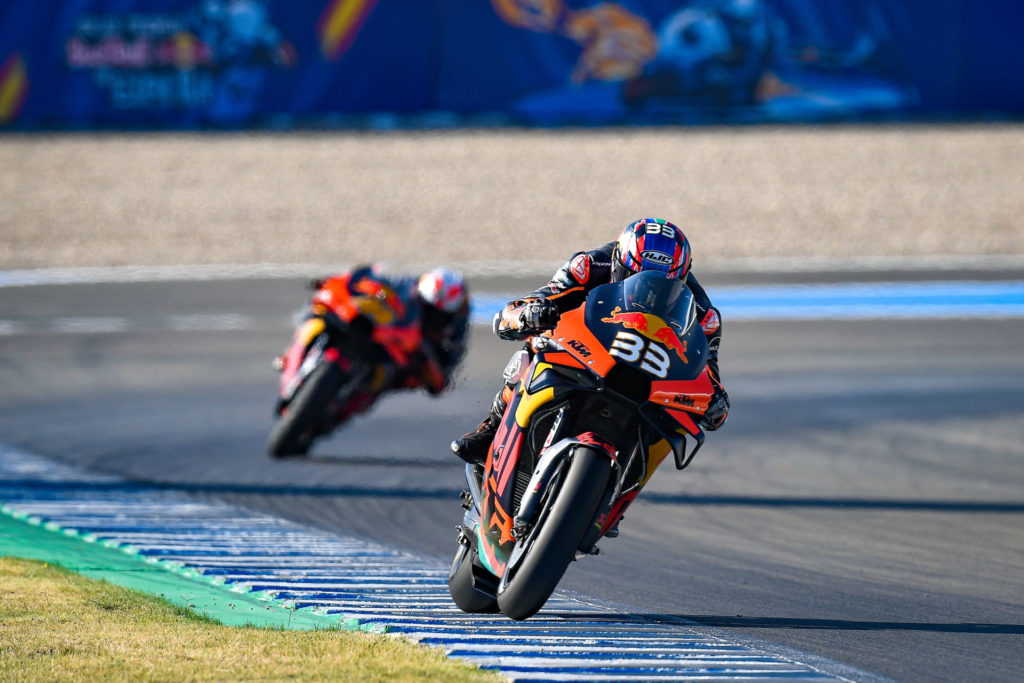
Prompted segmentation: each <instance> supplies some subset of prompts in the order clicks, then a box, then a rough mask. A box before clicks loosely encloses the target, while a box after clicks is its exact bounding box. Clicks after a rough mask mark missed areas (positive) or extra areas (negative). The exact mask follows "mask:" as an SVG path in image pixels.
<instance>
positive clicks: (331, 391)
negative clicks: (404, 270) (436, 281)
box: [268, 267, 445, 457]
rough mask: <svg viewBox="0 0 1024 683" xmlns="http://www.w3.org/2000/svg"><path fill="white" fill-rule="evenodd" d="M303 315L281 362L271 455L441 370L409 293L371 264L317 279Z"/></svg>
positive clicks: (290, 450)
mask: <svg viewBox="0 0 1024 683" xmlns="http://www.w3.org/2000/svg"><path fill="white" fill-rule="evenodd" d="M314 286H315V288H316V292H315V293H314V295H313V298H312V300H311V302H310V308H309V312H308V314H307V316H306V319H305V321H304V322H303V323H302V324H301V325H300V326H299V328H298V329H297V330H296V331H295V335H294V339H293V341H292V345H291V347H290V348H289V349H288V351H287V352H286V353H285V354H284V355H283V356H282V357H281V358H279V359H278V363H277V364H278V368H279V369H280V370H281V378H280V387H279V392H278V393H279V396H278V401H277V406H276V408H275V415H277V416H278V417H279V420H278V422H277V423H276V425H275V426H274V429H273V431H272V432H271V435H270V442H269V445H268V451H269V452H270V454H271V455H272V456H275V457H283V456H287V455H302V454H305V453H306V452H308V450H309V448H310V447H311V445H312V444H313V441H314V440H315V439H316V438H317V437H320V436H324V435H326V434H328V433H330V431H331V430H333V429H334V428H335V427H337V426H338V425H340V424H342V423H344V422H345V421H346V420H348V419H349V418H350V417H352V416H353V415H356V414H358V413H361V412H365V411H366V410H368V409H369V408H370V407H371V406H372V405H373V403H374V401H375V400H376V399H377V398H378V397H379V396H380V395H381V393H382V392H384V391H385V390H388V389H393V388H399V387H398V385H402V384H404V386H406V387H408V388H413V387H415V386H421V385H423V386H426V387H428V389H430V390H431V391H432V393H436V392H437V391H440V390H441V389H442V388H443V387H444V384H445V378H444V376H443V371H442V369H441V368H440V366H439V364H438V363H437V362H436V359H434V358H433V357H432V355H431V353H430V348H429V345H428V344H425V343H424V339H423V334H422V330H421V326H420V312H419V310H418V309H419V307H418V305H417V302H416V301H415V298H414V297H413V296H411V295H410V294H409V293H408V292H406V291H405V290H408V289H410V287H403V286H401V285H396V284H395V283H392V282H390V281H389V280H386V279H384V278H383V277H380V276H379V275H377V274H376V273H375V272H374V270H373V269H372V268H370V267H365V268H360V269H356V270H354V271H352V272H347V273H342V274H340V275H337V276H335V277H331V278H328V279H326V280H323V281H318V282H316V283H315V285H314Z"/></svg>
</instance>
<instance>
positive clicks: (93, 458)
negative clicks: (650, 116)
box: [0, 273, 1024, 681]
mask: <svg viewBox="0 0 1024 683" xmlns="http://www.w3.org/2000/svg"><path fill="white" fill-rule="evenodd" d="M889 276H891V274H889V275H886V276H885V277H889ZM862 277H863V276H862ZM919 277H927V275H920V276H919ZM944 277H950V275H949V274H948V273H947V274H944ZM952 277H954V278H955V277H957V276H956V275H954V276H952ZM959 277H966V278H973V279H977V278H978V277H979V275H978V274H964V275H961V276H959ZM980 277H982V278H985V277H990V278H995V277H999V278H1001V279H1009V280H1021V279H1022V278H1021V274H1020V273H1011V274H1006V273H1002V274H989V275H981V276H980ZM804 279H806V276H804ZM731 281H732V280H731V278H730V276H728V275H724V274H723V275H720V276H717V278H708V279H706V281H705V284H706V286H707V287H708V290H709V293H710V294H711V295H712V297H714V295H715V287H716V286H724V285H728V284H730V282H731ZM473 285H474V287H475V289H476V291H478V292H485V291H490V292H508V291H512V292H514V291H519V290H522V291H528V289H529V288H532V284H529V283H523V282H515V281H511V280H507V279H477V280H474V281H473ZM304 296H305V292H304V291H303V290H302V288H301V283H300V282H298V281H296V280H284V279H279V280H237V281H223V282H202V283H195V282H193V283H184V282H177V283H173V282H172V283H133V284H92V285H63V286H33V287H5V288H0V440H2V441H3V442H5V443H6V444H8V445H12V446H16V447H20V448H22V449H24V450H27V451H31V452H35V453H39V454H42V455H47V456H52V457H55V458H58V459H60V460H63V461H68V462H75V463H79V464H83V465H86V466H89V467H91V468H94V469H97V470H100V471H104V472H110V473H117V474H120V475H123V476H127V477H129V478H133V479H137V480H142V481H146V482H158V483H162V484H165V485H167V486H168V487H169V488H178V489H182V490H185V491H189V492H195V493H196V494H197V495H199V496H202V497H204V498H209V499H218V500H227V501H232V502H238V503H242V504H244V505H246V506H249V507H252V508H254V509H258V510H262V511H270V512H273V513H276V514H279V515H281V516H283V517H286V518H289V519H293V520H298V521H301V522H304V523H308V524H311V525H315V526H317V527H321V528H324V529H328V530H335V531H339V532H343V533H345V534H348V535H355V536H358V537H363V538H371V539H375V540H378V541H382V542H385V543H388V544H391V545H394V546H397V547H400V548H408V549H411V550H415V551H417V552H420V553H425V554H427V555H430V556H434V557H436V558H437V561H438V562H444V563H446V562H448V561H449V560H450V557H451V554H452V552H453V551H454V548H455V530H454V525H455V524H456V523H457V522H458V521H459V520H460V518H461V515H460V513H461V509H460V508H459V506H458V500H457V491H458V489H459V488H460V487H461V484H462V467H461V464H460V463H459V462H458V461H456V460H455V459H454V457H453V456H451V455H450V454H449V453H448V452H447V443H448V441H449V440H450V439H451V438H452V437H453V436H456V435H458V434H460V433H462V432H463V431H466V430H467V429H470V428H472V427H474V426H475V425H476V424H477V423H478V422H479V420H480V419H481V418H482V417H483V414H484V411H485V410H486V407H487V405H488V404H489V402H490V400H491V397H492V396H493V393H494V391H495V388H496V385H497V382H498V378H499V374H500V370H501V367H502V366H503V364H504V362H505V360H506V359H507V357H508V356H509V355H510V354H511V353H512V351H513V350H514V349H515V345H514V344H510V343H504V342H500V341H498V340H497V339H495V338H493V337H492V336H491V335H490V334H489V332H488V331H487V330H486V329H485V328H484V327H481V326H477V327H476V328H475V329H474V333H473V338H472V346H471V350H470V354H469V357H468V359H467V362H466V364H465V368H464V372H463V376H462V379H461V381H460V383H459V384H458V387H457V389H456V390H455V391H454V392H452V393H451V394H449V395H447V396H446V397H444V398H442V399H438V400H431V399H429V398H428V397H426V396H425V395H424V394H412V393H409V394H403V395H395V396H392V397H389V398H387V399H385V400H384V401H383V402H382V403H381V404H379V405H378V407H377V408H376V409H375V410H374V411H373V412H372V413H371V414H370V415H368V416H365V417H363V418H361V419H358V420H357V421H354V422H353V423H352V424H351V425H349V426H348V427H347V428H345V429H344V430H343V431H340V432H338V433H337V434H336V435H335V436H334V437H332V438H331V439H330V440H328V441H326V442H324V443H322V444H320V445H319V446H318V447H317V448H316V449H315V452H314V455H313V456H312V457H310V458H308V459H303V460H294V461H286V462H276V461H271V460H270V459H269V458H268V457H267V456H266V454H265V442H266V437H267V435H268V433H269V430H270V427H271V407H272V405H273V400H274V393H275V388H276V373H275V372H274V371H273V370H272V369H271V366H270V359H271V358H272V357H273V356H274V355H275V354H276V353H278V352H280V350H281V349H282V348H283V347H284V346H285V344H286V343H287V342H288V339H289V335H290V333H291V329H292V320H291V316H292V314H293V313H294V312H295V311H296V310H297V309H298V308H299V307H300V305H301V303H302V301H303V298H304ZM724 334H725V336H724V342H723V347H722V368H723V374H724V379H725V381H726V384H727V386H728V387H729V390H730V394H731V396H732V400H733V413H732V415H731V417H730V419H729V423H728V425H727V426H726V428H724V429H723V430H722V431H721V432H719V433H716V434H712V435H711V436H710V437H709V439H708V443H707V444H706V445H705V447H704V450H703V451H702V452H701V453H700V454H699V455H698V457H697V459H696V461H695V462H694V464H693V465H692V466H691V467H690V468H689V469H688V470H686V471H685V472H682V473H679V472H676V471H675V470H674V469H673V468H672V467H671V465H670V464H669V465H667V466H666V467H665V468H663V470H662V471H659V472H658V474H657V475H656V476H655V478H654V480H653V481H652V483H651V485H650V486H649V487H648V489H647V491H646V492H645V494H644V495H641V497H640V498H639V500H638V502H637V503H636V504H635V505H634V506H633V507H632V509H631V510H630V512H629V513H628V514H627V516H626V519H625V521H624V522H623V523H622V525H621V530H622V535H621V536H620V537H619V538H618V539H608V540H605V541H603V542H602V543H601V546H600V547H601V550H602V553H601V555H600V556H598V557H595V558H586V559H584V560H583V561H581V562H578V563H576V564H574V565H573V566H571V567H570V569H569V571H568V573H567V575H566V577H565V580H564V581H563V583H562V588H567V589H570V590H572V591H575V592H578V593H580V594H584V595H588V596H593V597H594V598H596V599H598V600H602V601H608V602H613V603H616V604H618V605H625V606H627V608H628V609H631V610H634V611H636V612H638V613H644V614H671V615H675V616H682V617H685V618H687V619H691V620H694V621H697V622H700V623H702V624H706V625H708V626H713V627H721V628H724V629H728V630H729V631H730V632H732V633H735V634H741V635H744V636H751V637H754V638H758V639H762V640H765V641H769V642H772V643H777V644H782V645H785V646H789V647H792V648H795V649H797V650H801V651H804V652H808V653H813V654H817V655H820V656H823V657H827V658H829V659H833V660H835V661H838V662H842V663H844V664H848V665H851V666H854V667H857V668H859V669H861V670H864V671H867V672H871V673H873V674H879V675H883V676H889V677H892V678H895V679H899V680H906V681H931V680H990V681H993V680H995V681H1014V680H1019V679H1020V674H1021V671H1024V561H1022V550H1024V467H1022V462H1024V460H1022V459H1024V419H1022V415H1024V318H1020V317H1016V318H993V319H987V318H976V319H964V318H952V319H901V318H885V319H863V320H815V319H804V320H770V321H756V320H751V321H739V322H730V321H729V320H728V318H727V319H726V320H725V330H724Z"/></svg>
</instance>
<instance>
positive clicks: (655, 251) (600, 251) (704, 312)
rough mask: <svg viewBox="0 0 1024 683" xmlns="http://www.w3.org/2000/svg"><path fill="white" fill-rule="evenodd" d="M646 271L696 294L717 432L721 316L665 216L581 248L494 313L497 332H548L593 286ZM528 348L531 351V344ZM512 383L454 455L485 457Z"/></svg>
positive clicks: (706, 420)
mask: <svg viewBox="0 0 1024 683" xmlns="http://www.w3.org/2000/svg"><path fill="white" fill-rule="evenodd" d="M644 270H656V271H661V272H663V273H668V275H669V276H670V277H677V278H679V279H680V280H684V281H685V282H686V286H687V287H689V289H690V291H691V292H692V293H693V298H694V300H695V302H696V304H697V315H698V317H699V320H700V325H701V328H702V329H703V330H704V335H705V336H706V337H707V340H708V359H707V364H708V374H709V375H710V377H711V382H712V384H713V386H714V390H715V393H714V396H712V398H711V401H710V403H709V405H708V409H707V412H706V413H705V414H704V417H703V419H702V420H701V426H702V427H703V428H704V429H706V430H709V431H714V430H716V429H718V428H719V427H721V426H722V425H723V424H724V423H725V419H726V417H727V416H728V413H729V395H728V394H727V393H726V391H725V387H724V386H722V382H721V379H720V375H719V373H718V346H719V344H720V342H721V338H722V322H721V316H720V315H719V312H718V309H717V308H715V307H714V306H712V305H711V299H709V298H708V295H707V293H706V292H705V291H704V288H703V287H701V286H700V283H699V282H697V278H696V277H694V275H693V273H692V272H690V243H689V241H688V240H687V239H686V235H684V234H683V231H682V230H680V229H679V228H677V227H676V226H675V225H673V224H672V223H670V222H668V221H666V220H662V219H659V218H641V219H640V220H638V221H635V222H633V223H632V224H630V225H629V227H627V228H626V229H625V230H623V231H622V234H621V235H619V238H618V240H616V241H615V242H609V243H608V244H605V245H604V246H601V247H598V248H597V249H592V250H591V251H581V252H578V253H577V254H575V255H574V256H573V257H572V258H571V259H569V261H568V262H567V263H566V264H565V265H564V266H562V267H561V268H559V269H558V271H557V272H556V273H555V274H554V276H553V277H552V278H551V281H550V282H549V283H548V284H547V286H545V287H541V288H540V289H538V290H536V291H534V292H532V293H531V294H529V295H528V296H526V297H524V298H522V299H516V300H515V301H510V302H509V303H508V304H506V305H505V308H504V309H502V311H501V312H499V313H498V314H497V315H496V316H495V317H494V332H495V334H497V335H498V336H499V337H500V338H502V339H506V340H522V339H526V338H528V337H530V336H533V335H535V334H537V333H539V332H542V331H544V330H549V329H551V328H553V327H554V326H555V325H556V324H557V323H558V318H559V316H561V315H562V314H563V313H565V312H566V311H570V310H572V309H574V308H577V307H578V306H579V305H580V304H582V303H583V301H584V300H585V299H586V298H587V293H588V292H589V291H590V290H592V289H594V288H595V287H597V286H599V285H603V284H607V283H609V282H619V281H621V280H624V279H625V278H627V277H629V276H630V275H634V274H636V273H639V272H641V271H644ZM526 348H527V350H528V351H529V344H527V347H526ZM513 386H514V385H512V384H510V378H509V377H507V376H506V378H505V384H504V385H503V386H502V388H501V389H500V390H499V391H498V394H497V395H496V396H495V397H494V402H493V403H492V404H491V409H490V412H489V413H488V415H487V417H486V418H485V419H484V421H483V422H482V423H481V424H480V427H479V428H477V430H476V431H475V432H470V433H469V434H466V435H464V436H463V437H461V438H459V439H456V440H455V441H452V444H451V449H452V452H453V453H455V455H457V456H459V457H460V458H462V459H463V460H465V461H466V462H468V463H470V464H474V465H479V464H482V463H483V462H484V460H486V458H487V451H488V450H489V449H490V446H491V441H492V440H493V439H494V434H495V432H496V431H497V430H498V424H499V423H500V422H501V417H502V414H503V413H504V412H505V407H506V406H507V405H508V401H509V400H510V399H511V398H512V390H513Z"/></svg>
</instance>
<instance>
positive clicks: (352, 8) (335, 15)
mask: <svg viewBox="0 0 1024 683" xmlns="http://www.w3.org/2000/svg"><path fill="white" fill-rule="evenodd" d="M376 4H377V0H331V2H329V3H327V6H326V7H325V8H324V12H323V14H321V15H320V21H318V22H317V26H316V31H317V35H318V36H319V37H320V51H321V52H322V53H323V55H324V57H326V58H327V59H330V60H336V59H338V58H339V57H341V55H343V54H344V53H345V51H346V50H348V49H349V48H350V47H351V46H352V43H353V41H355V39H356V36H357V35H358V34H359V29H360V28H362V26H363V22H365V21H366V18H367V17H368V16H369V15H370V12H371V11H372V10H373V6H374V5H376Z"/></svg>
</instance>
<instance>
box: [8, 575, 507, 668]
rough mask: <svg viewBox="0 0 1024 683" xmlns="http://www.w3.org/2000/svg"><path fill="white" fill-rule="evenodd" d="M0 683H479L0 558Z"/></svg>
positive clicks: (362, 637) (323, 637) (325, 636)
mask: <svg viewBox="0 0 1024 683" xmlns="http://www.w3.org/2000/svg"><path fill="white" fill-rule="evenodd" d="M0 679H3V680H21V681H32V680H46V681H57V680H125V679H129V680H138V681H209V680H221V681H223V680H233V681H238V680H261V681H262V680H282V679H297V680H324V679H334V680H351V681H422V680H431V681H485V680H497V676H496V675H493V674H488V673H484V672H482V671H480V670H478V669H476V668H475V667H472V666H470V665H468V664H465V663H461V662H455V661H452V660H448V659H446V658H445V656H444V653H443V652H441V651H440V650H439V649H428V648H424V647H420V646H418V645H416V644H414V643H411V642H408V641H404V640H401V639H397V638H390V637H387V636H374V635H369V634H365V633H353V632H349V631H280V630H271V629H258V628H231V627H226V626H221V625H219V624H217V623H214V622H212V621H210V620H208V619H205V618H203V617H199V616H196V615H195V614H193V613H191V612H189V611H188V610H185V609H183V608H178V607H175V606H173V605H171V604H170V603H168V602H165V601H163V600H161V599H159V598H155V597H151V596H148V595H144V594H141V593H137V592H134V591H130V590H127V589H124V588H121V587H119V586H113V585H110V584H107V583H104V582H98V581H92V580H89V579H86V578H83V577H81V576H79V575H77V574H73V573H70V572H67V571H65V570H62V569H59V568H56V567H53V566H52V565H46V564H44V563H41V562H34V561H26V560H17V559H12V558H0Z"/></svg>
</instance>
